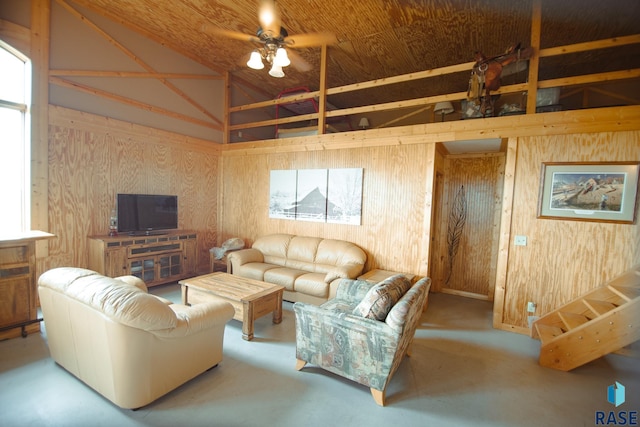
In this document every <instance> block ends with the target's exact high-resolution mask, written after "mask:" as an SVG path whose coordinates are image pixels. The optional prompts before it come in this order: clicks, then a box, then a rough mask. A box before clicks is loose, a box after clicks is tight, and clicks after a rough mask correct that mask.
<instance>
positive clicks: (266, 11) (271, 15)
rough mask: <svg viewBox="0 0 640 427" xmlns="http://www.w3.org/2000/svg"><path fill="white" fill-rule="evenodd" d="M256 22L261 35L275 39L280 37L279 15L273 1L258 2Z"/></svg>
mask: <svg viewBox="0 0 640 427" xmlns="http://www.w3.org/2000/svg"><path fill="white" fill-rule="evenodd" d="M258 20H259V21H260V28H262V32H263V33H266V34H268V35H269V36H270V37H272V38H276V39H277V38H278V37H280V14H279V13H278V9H277V8H276V2H275V0H260V6H259V8H258Z"/></svg>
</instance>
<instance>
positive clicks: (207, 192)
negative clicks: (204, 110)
mask: <svg viewBox="0 0 640 427" xmlns="http://www.w3.org/2000/svg"><path fill="white" fill-rule="evenodd" d="M216 147H217V145H216V144H212V143H211V142H209V141H203V140H197V139H194V138H189V137H185V136H181V135H176V134H172V133H169V132H163V131H158V130H154V129H150V128H145V127H142V126H136V125H132V124H129V123H124V122H119V121H117V120H113V119H107V118H104V117H98V116H94V115H91V114H86V113H81V112H77V111H73V110H68V109H64V108H60V107H53V106H51V108H50V126H49V224H50V229H49V230H48V231H50V232H51V233H54V234H55V235H56V236H57V237H56V238H55V239H53V240H51V241H50V242H49V250H50V253H49V257H48V258H42V259H39V266H38V267H39V268H38V274H40V273H42V272H43V271H44V270H46V269H49V268H53V267H60V266H76V267H87V265H88V255H87V236H89V235H100V234H107V233H108V226H109V216H110V214H111V210H112V209H114V208H115V197H116V194H117V193H153V194H176V195H178V212H179V216H178V226H179V228H181V229H190V230H195V231H197V232H198V237H199V239H198V269H199V270H202V271H204V270H207V269H208V263H209V253H208V250H209V248H211V247H213V246H215V244H216V243H217V242H216V240H217V239H216V229H217V203H218V199H217V183H218V159H219V152H218V150H217V148H216Z"/></svg>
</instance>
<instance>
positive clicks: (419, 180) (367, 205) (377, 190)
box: [220, 144, 433, 275]
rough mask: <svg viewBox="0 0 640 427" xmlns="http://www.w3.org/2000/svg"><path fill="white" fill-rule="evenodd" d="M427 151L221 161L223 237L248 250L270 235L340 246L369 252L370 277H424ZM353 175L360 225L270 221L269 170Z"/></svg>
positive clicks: (401, 148) (387, 149)
mask: <svg viewBox="0 0 640 427" xmlns="http://www.w3.org/2000/svg"><path fill="white" fill-rule="evenodd" d="M429 148H430V147H429V144H416V145H395V146H382V147H370V148H362V149H344V150H331V151H324V150H320V151H313V152H291V153H274V154H265V155H260V154H257V155H245V156H232V157H223V166H222V176H221V179H222V182H223V190H222V194H223V198H222V206H221V214H222V219H221V224H220V225H221V232H222V236H221V237H222V238H223V239H226V238H229V237H234V236H236V237H241V238H243V239H244V240H245V242H246V244H247V246H250V245H251V244H252V243H253V241H254V240H255V239H256V238H257V237H259V236H262V235H265V234H271V233H291V234H299V235H305V236H319V237H324V238H333V239H342V240H347V241H350V242H354V243H356V244H357V245H359V246H360V247H362V248H363V249H364V250H365V252H367V255H368V261H367V265H366V269H367V270H368V269H372V268H382V269H387V270H393V271H402V272H409V273H414V274H423V275H425V274H426V273H427V271H426V266H427V265H428V262H427V261H426V260H425V259H424V258H425V257H427V256H428V251H427V252H426V253H424V252H423V249H424V248H423V244H422V239H423V237H424V233H425V229H424V224H423V220H424V217H425V210H426V209H425V206H426V203H427V199H426V196H427V191H426V189H425V187H426V183H427V181H428V179H427V178H428V176H430V175H431V174H432V168H433V166H432V165H433V159H432V157H433V150H430V149H429ZM431 148H432V147H431ZM429 165H431V166H429ZM354 167H357V168H363V169H364V171H363V195H362V198H363V200H362V225H359V226H358V225H343V224H325V223H309V222H304V221H292V220H280V219H271V218H269V212H268V207H269V173H270V171H271V170H274V169H317V168H354ZM428 202H429V203H430V202H431V200H430V193H429V201H428ZM427 213H429V212H427ZM428 231H429V230H428V229H427V232H428Z"/></svg>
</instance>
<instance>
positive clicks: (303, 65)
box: [287, 50, 313, 73]
mask: <svg viewBox="0 0 640 427" xmlns="http://www.w3.org/2000/svg"><path fill="white" fill-rule="evenodd" d="M287 56H288V57H289V59H290V60H291V66H293V68H295V69H296V70H298V71H301V72H303V73H306V72H307V71H311V69H312V68H313V66H312V65H311V64H309V63H308V62H307V61H306V60H305V59H304V58H303V57H302V56H300V55H299V54H298V53H296V52H294V51H292V50H290V51H289V52H287Z"/></svg>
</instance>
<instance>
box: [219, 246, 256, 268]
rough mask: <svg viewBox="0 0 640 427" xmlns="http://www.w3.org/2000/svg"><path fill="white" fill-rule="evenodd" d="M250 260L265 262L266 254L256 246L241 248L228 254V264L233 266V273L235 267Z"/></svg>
mask: <svg viewBox="0 0 640 427" xmlns="http://www.w3.org/2000/svg"><path fill="white" fill-rule="evenodd" d="M249 262H264V255H263V254H262V252H260V251H259V250H257V249H254V248H249V249H240V250H239V251H234V252H230V253H228V254H227V265H228V266H230V267H231V270H230V272H231V273H233V267H240V266H241V265H244V264H247V263H249Z"/></svg>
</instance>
